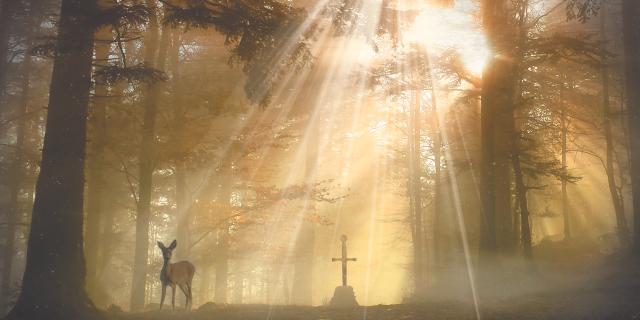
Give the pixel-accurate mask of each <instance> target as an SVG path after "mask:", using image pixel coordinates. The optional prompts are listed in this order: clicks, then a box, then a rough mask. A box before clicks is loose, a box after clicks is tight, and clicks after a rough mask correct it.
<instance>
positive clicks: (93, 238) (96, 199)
mask: <svg viewBox="0 0 640 320" xmlns="http://www.w3.org/2000/svg"><path fill="white" fill-rule="evenodd" d="M96 36H97V38H98V39H99V40H101V41H100V42H97V43H96V45H95V57H96V59H97V60H98V62H99V63H106V61H107V59H108V58H109V51H110V46H111V44H110V43H109V42H106V41H107V40H110V39H111V37H112V35H111V29H110V28H107V27H103V28H102V29H101V30H99V31H98V33H97V34H96ZM108 95H109V90H108V87H107V86H106V85H103V84H97V85H96V87H95V96H94V98H93V104H92V108H91V110H89V153H88V161H87V162H88V163H87V164H88V165H87V171H88V177H87V208H86V209H87V217H86V219H87V223H86V228H85V245H84V249H85V257H86V259H87V292H88V293H89V296H90V297H91V298H92V300H93V301H94V302H95V303H98V304H100V303H99V301H98V298H99V296H100V295H99V292H100V290H99V279H98V276H99V274H100V272H99V268H98V257H99V256H100V254H101V250H102V247H101V245H100V244H101V242H100V234H101V220H102V204H103V197H104V184H105V181H104V165H103V164H104V162H103V161H104V158H105V154H106V153H105V147H106V142H107V131H106V121H107V119H106V116H107V113H106V109H107V103H106V101H105V100H106V99H107V96H108Z"/></svg>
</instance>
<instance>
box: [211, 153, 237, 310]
mask: <svg viewBox="0 0 640 320" xmlns="http://www.w3.org/2000/svg"><path fill="white" fill-rule="evenodd" d="M233 151H234V147H231V148H230V152H231V153H233ZM233 159H234V155H233V154H230V155H229V156H228V157H227V159H225V160H223V162H222V168H221V170H220V176H219V177H218V178H219V183H220V189H219V190H218V193H217V195H216V202H217V203H218V206H219V208H222V210H220V211H222V212H223V216H221V217H220V219H226V217H227V216H229V215H230V214H231V210H229V209H230V199H231V191H232V187H233V183H232V181H233V175H232V171H231V168H232V166H233ZM216 243H217V244H216V263H215V266H216V287H215V296H214V302H215V303H227V302H228V301H227V300H228V298H227V296H228V291H229V225H228V224H227V223H222V226H220V227H219V228H218V231H217V241H216Z"/></svg>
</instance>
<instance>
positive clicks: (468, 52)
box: [403, 7, 489, 75]
mask: <svg viewBox="0 0 640 320" xmlns="http://www.w3.org/2000/svg"><path fill="white" fill-rule="evenodd" d="M403 37H404V39H405V40H406V41H409V42H412V43H417V44H421V45H423V46H425V47H426V48H428V49H429V50H430V53H431V54H436V55H437V54H438V53H442V52H443V51H445V50H454V51H455V52H457V53H458V54H459V55H460V58H461V60H462V62H463V63H464V65H465V67H466V68H467V71H469V72H471V73H473V74H475V75H478V74H480V73H481V72H482V70H483V69H484V66H485V63H486V61H487V58H488V56H489V49H488V47H487V41H486V38H485V36H484V34H483V33H482V29H481V27H480V25H479V24H478V22H477V21H475V20H474V18H473V16H472V15H471V14H470V13H468V12H466V11H465V10H463V8H460V7H454V8H436V7H426V8H424V9H423V10H422V12H421V13H420V14H419V15H418V16H417V17H416V18H415V20H414V22H413V24H412V25H411V27H409V29H407V30H406V31H405V32H404V34H403Z"/></svg>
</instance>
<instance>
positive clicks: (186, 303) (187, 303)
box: [178, 283, 189, 310]
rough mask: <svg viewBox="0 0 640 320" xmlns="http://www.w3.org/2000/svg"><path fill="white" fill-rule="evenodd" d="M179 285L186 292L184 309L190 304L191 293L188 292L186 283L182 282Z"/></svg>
mask: <svg viewBox="0 0 640 320" xmlns="http://www.w3.org/2000/svg"><path fill="white" fill-rule="evenodd" d="M178 287H180V291H182V293H183V294H184V309H185V310H186V309H187V307H188V306H189V294H188V293H187V288H185V285H184V284H182V283H181V284H179V285H178Z"/></svg>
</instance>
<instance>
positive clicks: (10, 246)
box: [0, 36, 32, 315]
mask: <svg viewBox="0 0 640 320" xmlns="http://www.w3.org/2000/svg"><path fill="white" fill-rule="evenodd" d="M30 38H31V37H30V36H29V39H28V40H27V43H30ZM31 62H32V59H31V56H30V55H28V54H27V55H25V56H24V61H23V63H22V72H21V73H22V84H21V87H22V92H21V94H20V95H21V97H20V102H19V104H18V106H17V107H18V108H17V109H18V110H17V113H16V119H17V128H16V144H15V148H14V150H13V151H14V152H13V162H12V163H11V168H10V169H9V175H10V179H9V181H10V187H9V211H8V212H7V216H8V217H7V233H6V235H5V236H6V241H5V245H4V255H3V265H2V300H0V304H1V306H0V309H1V310H0V315H4V314H5V309H4V308H5V307H6V306H7V303H8V301H9V298H10V294H11V289H12V288H11V283H12V281H13V277H12V271H13V260H14V256H15V252H16V248H15V238H16V232H17V229H18V224H19V220H20V219H19V218H20V216H21V212H22V210H21V208H20V198H21V194H22V193H23V192H24V191H23V190H22V185H23V179H24V176H25V167H24V164H25V159H24V158H23V153H24V151H25V147H26V145H25V140H26V130H27V113H28V112H29V99H30V91H31V87H30V83H29V80H30V77H31Z"/></svg>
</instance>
